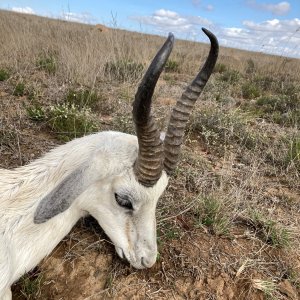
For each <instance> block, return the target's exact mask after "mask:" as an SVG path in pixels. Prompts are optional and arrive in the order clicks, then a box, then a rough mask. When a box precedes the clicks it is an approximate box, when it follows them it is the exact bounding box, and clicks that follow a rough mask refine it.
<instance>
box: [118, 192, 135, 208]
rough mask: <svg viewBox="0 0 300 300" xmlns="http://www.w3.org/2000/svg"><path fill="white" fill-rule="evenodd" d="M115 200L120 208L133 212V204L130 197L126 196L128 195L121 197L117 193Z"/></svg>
mask: <svg viewBox="0 0 300 300" xmlns="http://www.w3.org/2000/svg"><path fill="white" fill-rule="evenodd" d="M115 199H116V201H117V203H118V204H119V205H120V206H122V207H125V208H127V209H131V210H133V206H132V203H131V201H130V200H129V198H128V196H126V195H124V196H123V195H122V196H120V195H118V194H117V193H115Z"/></svg>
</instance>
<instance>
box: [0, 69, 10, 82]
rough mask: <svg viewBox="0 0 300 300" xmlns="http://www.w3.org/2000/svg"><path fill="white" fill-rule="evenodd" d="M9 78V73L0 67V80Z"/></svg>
mask: <svg viewBox="0 0 300 300" xmlns="http://www.w3.org/2000/svg"><path fill="white" fill-rule="evenodd" d="M8 78H9V73H8V71H7V70H5V69H0V81H5V80H7V79H8Z"/></svg>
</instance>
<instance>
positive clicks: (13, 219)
mask: <svg viewBox="0 0 300 300" xmlns="http://www.w3.org/2000/svg"><path fill="white" fill-rule="evenodd" d="M203 31H204V32H205V34H206V35H207V36H208V37H209V39H210V42H211V49H210V52H209V56H208V58H207V60H206V62H205V64H204V66H203V68H202V69H201V71H200V72H199V74H198V75H197V76H196V78H195V79H194V81H193V82H192V83H191V84H190V85H189V86H188V87H187V89H186V91H185V92H184V93H183V94H182V97H181V99H180V100H178V102H177V104H176V106H175V107H174V109H173V111H172V114H171V119H170V122H169V126H168V129H167V133H166V137H165V139H164V141H162V140H161V139H160V132H159V130H158V128H157V126H156V124H155V122H154V120H153V118H152V117H151V98H152V95H153V92H154V88H155V85H156V82H157V80H158V78H159V76H160V73H161V72H162V70H163V67H164V65H165V63H166V61H167V59H168V57H169V55H170V53H171V50H172V48H173V43H174V37H173V35H172V34H170V35H169V37H168V39H167V40H166V42H165V43H164V45H163V46H162V48H161V49H160V50H159V52H158V53H157V55H156V56H155V58H154V59H153V61H152V63H151V65H150V66H149V68H148V70H147V72H146V74H145V75H144V77H143V79H142V81H141V83H140V85H139V88H138V91H137V93H136V96H135V100H134V103H133V119H134V123H135V127H136V134H137V136H133V135H129V134H125V133H120V132H110V131H109V132H100V133H97V134H94V135H90V136H86V137H82V138H79V139H75V140H73V141H71V142H69V143H67V144H65V145H62V146H59V147H57V148H55V149H53V150H52V151H51V152H49V153H47V154H46V155H45V156H44V157H42V158H40V159H37V160H35V161H33V162H31V163H30V164H28V165H26V166H23V167H19V168H17V169H14V170H5V169H0V299H1V300H8V299H11V290H10V286H11V285H12V284H13V283H14V282H15V281H16V280H17V279H18V278H20V276H22V275H23V274H24V273H26V272H27V271H29V270H30V269H32V268H33V267H35V266H36V265H37V264H38V263H39V262H40V261H41V260H42V259H43V258H44V257H45V256H47V255H48V254H50V253H51V251H52V250H53V249H54V247H55V246H56V245H57V244H58V243H59V242H60V241H61V240H62V239H63V237H64V236H66V234H68V232H69V231H70V230H71V228H72V227H73V226H74V224H75V223H76V222H77V221H78V220H79V218H81V217H83V216H86V215H88V214H90V215H92V216H93V217H94V218H96V220H97V221H98V223H99V224H100V226H101V227H102V228H103V230H104V231H105V233H106V234H107V235H108V236H109V238H110V239H111V241H112V242H113V243H114V245H115V248H116V251H117V253H118V255H119V256H120V257H121V258H124V259H126V260H127V261H128V262H129V263H130V264H131V265H132V266H133V267H135V268H137V269H142V268H149V267H151V266H152V265H153V264H154V263H155V260H156V255H157V244H156V219H155V210H156V204H157V201H158V199H159V197H160V196H161V195H162V193H163V191H164V190H165V188H166V187H167V184H168V178H169V176H170V175H171V173H172V171H173V170H174V169H175V166H176V164H177V161H178V158H179V152H180V145H181V144H182V141H183V136H184V130H185V127H186V123H187V121H188V119H189V115H190V112H191V110H192V108H193V105H194V103H195V101H196V100H197V98H198V97H199V95H200V93H201V91H202V90H203V88H204V86H205V84H206V82H207V80H208V78H209V76H210V74H211V73H212V70H213V68H214V66H215V63H216V60H217V56H218V51H219V46H218V41H217V39H216V37H215V36H214V35H213V34H212V33H211V32H210V31H208V30H206V29H204V28H203Z"/></svg>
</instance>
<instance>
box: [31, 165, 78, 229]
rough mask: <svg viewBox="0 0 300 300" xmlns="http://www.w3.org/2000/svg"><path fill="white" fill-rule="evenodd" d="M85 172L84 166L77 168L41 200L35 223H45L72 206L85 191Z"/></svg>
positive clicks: (35, 214) (35, 215)
mask: <svg viewBox="0 0 300 300" xmlns="http://www.w3.org/2000/svg"><path fill="white" fill-rule="evenodd" d="M83 172H84V169H83V168H80V169H77V170H75V171H74V172H73V173H71V174H70V175H69V176H68V177H66V178H65V179H64V180H63V181H62V182H61V183H60V184H59V185H58V186H57V187H56V188H55V189H54V190H53V191H52V192H50V193H49V194H48V195H47V196H45V197H44V198H43V199H42V200H41V202H40V203H39V205H38V207H37V209H36V211H35V213H34V223H36V224H40V223H44V222H46V221H48V220H50V219H51V218H53V217H54V216H56V215H58V214H60V213H62V212H63V211H65V210H66V209H68V208H69V207H70V205H71V204H72V203H73V201H74V200H75V199H76V198H77V197H78V196H79V195H80V194H81V193H82V192H83V189H84V184H83Z"/></svg>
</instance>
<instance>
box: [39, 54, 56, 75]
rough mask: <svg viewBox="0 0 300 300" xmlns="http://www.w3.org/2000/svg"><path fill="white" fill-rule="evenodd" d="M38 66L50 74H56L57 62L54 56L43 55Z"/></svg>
mask: <svg viewBox="0 0 300 300" xmlns="http://www.w3.org/2000/svg"><path fill="white" fill-rule="evenodd" d="M37 66H38V68H40V69H41V70H44V71H46V72H47V73H49V74H54V73H55V72H56V60H55V57H54V56H53V55H43V56H41V57H40V58H39V60H38V61H37Z"/></svg>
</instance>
